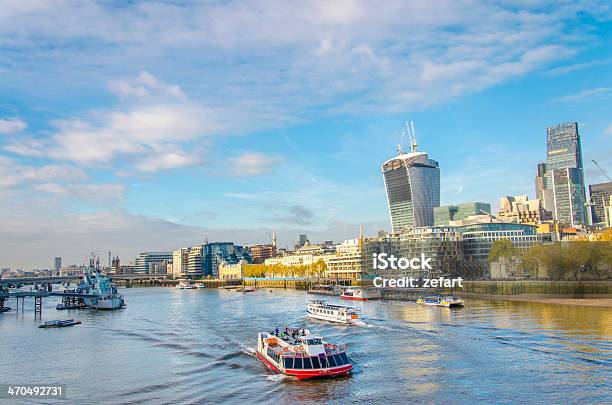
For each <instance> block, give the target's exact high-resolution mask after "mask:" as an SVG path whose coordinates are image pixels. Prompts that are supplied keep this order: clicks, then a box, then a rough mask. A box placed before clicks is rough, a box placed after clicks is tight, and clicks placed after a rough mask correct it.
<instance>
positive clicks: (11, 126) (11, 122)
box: [0, 118, 28, 135]
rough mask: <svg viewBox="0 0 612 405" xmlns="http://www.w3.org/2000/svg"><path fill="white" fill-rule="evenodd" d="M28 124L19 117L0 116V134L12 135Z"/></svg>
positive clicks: (22, 129)
mask: <svg viewBox="0 0 612 405" xmlns="http://www.w3.org/2000/svg"><path fill="white" fill-rule="evenodd" d="M27 127H28V124H27V123H26V122H25V121H23V120H20V119H19V118H0V135H12V134H16V133H19V132H22V131H24V130H25V129H26V128H27Z"/></svg>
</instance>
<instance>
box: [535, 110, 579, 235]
mask: <svg viewBox="0 0 612 405" xmlns="http://www.w3.org/2000/svg"><path fill="white" fill-rule="evenodd" d="M546 138H547V139H546V146H547V148H546V149H547V154H546V164H545V165H544V164H539V165H538V175H537V176H536V196H537V198H540V199H541V200H542V202H543V206H544V209H546V210H549V211H551V212H552V213H553V217H554V219H556V220H558V221H560V222H561V223H563V224H565V225H570V226H576V225H585V224H587V216H586V209H585V203H586V195H585V188H584V173H583V168H582V147H581V144H580V134H579V133H578V123H576V122H571V123H565V124H559V125H555V126H554V127H550V128H548V129H547V130H546Z"/></svg>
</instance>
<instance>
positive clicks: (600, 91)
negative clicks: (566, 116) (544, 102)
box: [555, 87, 612, 103]
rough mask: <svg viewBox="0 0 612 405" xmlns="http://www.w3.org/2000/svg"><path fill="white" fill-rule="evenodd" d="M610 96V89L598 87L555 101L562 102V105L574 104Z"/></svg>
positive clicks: (611, 90) (611, 88) (611, 91)
mask: <svg viewBox="0 0 612 405" xmlns="http://www.w3.org/2000/svg"><path fill="white" fill-rule="evenodd" d="M611 94H612V87H598V88H595V89H588V90H583V91H581V92H579V93H576V94H570V95H567V96H563V97H559V98H557V99H555V100H556V101H560V102H564V103H568V102H571V103H574V102H579V101H585V100H593V99H598V98H601V97H608V96H610V95H611Z"/></svg>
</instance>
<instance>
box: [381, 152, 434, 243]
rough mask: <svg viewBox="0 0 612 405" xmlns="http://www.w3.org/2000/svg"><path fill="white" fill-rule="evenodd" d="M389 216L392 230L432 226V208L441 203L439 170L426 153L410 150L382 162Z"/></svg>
mask: <svg viewBox="0 0 612 405" xmlns="http://www.w3.org/2000/svg"><path fill="white" fill-rule="evenodd" d="M382 172H383V179H384V183H385V190H386V193H387V203H388V207H389V216H390V218H391V228H392V229H393V232H399V231H401V230H402V229H407V228H414V227H423V226H432V225H433V224H434V208H435V207H439V206H440V169H439V166H438V162H436V161H435V160H432V159H429V155H428V154H427V153H425V152H417V150H416V141H414V142H413V144H412V150H411V152H409V153H404V152H403V151H402V149H401V147H399V148H398V155H397V156H395V157H394V158H391V159H389V160H387V161H386V162H385V163H383V165H382Z"/></svg>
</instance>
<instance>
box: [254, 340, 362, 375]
mask: <svg viewBox="0 0 612 405" xmlns="http://www.w3.org/2000/svg"><path fill="white" fill-rule="evenodd" d="M255 354H256V355H257V358H258V359H259V360H261V361H262V362H263V363H264V364H265V365H266V367H268V368H269V369H270V370H272V371H273V372H275V373H281V374H285V375H287V376H290V377H295V378H297V379H299V380H303V379H307V378H316V377H336V376H340V375H346V374H349V373H350V372H351V370H352V369H353V365H352V364H351V361H350V360H349V358H348V356H347V355H346V352H345V351H344V350H342V349H340V348H338V346H336V345H333V344H329V343H326V342H324V341H323V339H322V338H321V337H320V336H316V335H312V334H310V332H309V331H308V330H307V329H293V328H285V330H284V331H279V330H278V328H277V329H276V330H275V331H274V332H270V333H267V332H260V333H259V334H258V336H257V350H256V351H255Z"/></svg>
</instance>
